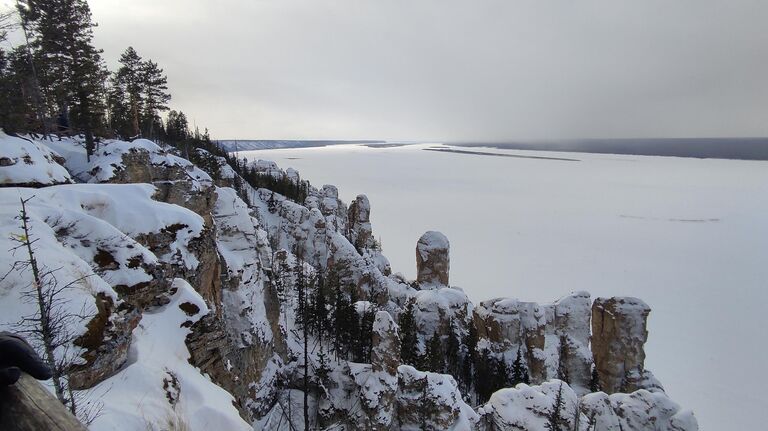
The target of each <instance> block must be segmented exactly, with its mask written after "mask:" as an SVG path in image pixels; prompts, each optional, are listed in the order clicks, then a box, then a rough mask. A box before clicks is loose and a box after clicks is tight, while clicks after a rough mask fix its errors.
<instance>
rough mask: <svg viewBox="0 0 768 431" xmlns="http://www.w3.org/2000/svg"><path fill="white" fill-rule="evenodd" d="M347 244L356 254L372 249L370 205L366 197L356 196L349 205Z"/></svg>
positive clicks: (373, 242)
mask: <svg viewBox="0 0 768 431" xmlns="http://www.w3.org/2000/svg"><path fill="white" fill-rule="evenodd" d="M349 242H351V243H352V245H354V246H355V248H356V249H357V251H358V252H360V253H363V250H365V249H369V248H372V247H374V244H375V241H374V239H373V228H371V204H370V202H368V197H367V196H366V195H358V196H357V197H356V198H355V200H354V201H352V203H351V204H349Z"/></svg>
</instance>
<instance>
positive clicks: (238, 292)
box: [187, 188, 285, 419]
mask: <svg viewBox="0 0 768 431" xmlns="http://www.w3.org/2000/svg"><path fill="white" fill-rule="evenodd" d="M217 195H218V199H217V202H216V206H215V210H214V213H213V216H214V220H215V225H216V245H217V247H218V252H219V253H220V255H221V274H222V277H220V278H221V280H222V290H221V292H222V293H221V301H220V303H219V304H220V310H221V311H220V313H219V315H213V314H211V315H208V316H205V317H204V318H202V319H200V320H199V321H198V322H197V323H195V325H193V326H192V328H191V329H192V332H191V333H190V335H189V336H188V337H187V346H188V348H189V350H190V354H191V358H190V362H191V363H193V364H194V365H196V366H198V367H200V369H201V370H203V371H204V372H205V373H206V374H208V375H209V376H211V378H212V379H213V380H214V381H215V382H216V383H217V384H218V385H219V386H221V387H223V388H225V389H226V390H227V391H228V392H230V393H232V394H233V395H234V396H235V398H236V399H237V401H238V404H237V406H238V410H240V412H241V415H242V416H243V417H244V418H249V419H253V418H255V417H257V416H258V415H259V414H260V413H263V412H264V410H265V409H266V407H267V406H269V405H270V403H271V401H272V398H273V397H274V393H275V384H274V379H275V376H274V375H273V374H270V373H269V371H267V370H268V368H270V366H272V368H275V369H276V368H277V367H276V366H275V364H274V361H279V358H276V357H275V355H276V352H283V353H284V352H285V346H284V344H285V340H284V338H283V334H282V332H281V330H280V327H279V307H278V308H277V310H274V309H273V310H268V308H270V305H272V306H274V305H276V304H277V303H278V299H277V298H276V293H275V292H273V291H272V290H270V289H269V284H268V283H267V280H266V279H265V276H264V273H263V263H262V259H269V258H271V256H270V254H269V253H266V254H265V255H261V254H260V251H264V250H268V249H269V245H268V244H267V240H266V232H264V231H263V230H261V229H260V227H259V223H258V221H257V220H256V219H255V218H253V217H252V216H251V215H250V213H249V210H248V207H247V205H246V204H245V202H243V201H242V200H241V199H240V198H239V197H238V196H237V193H236V192H235V191H234V190H233V189H229V188H221V189H218V190H217ZM267 263H269V260H267ZM233 370H237V371H236V372H234V371H233Z"/></svg>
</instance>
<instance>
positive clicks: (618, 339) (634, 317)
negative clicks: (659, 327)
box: [592, 297, 651, 394]
mask: <svg viewBox="0 0 768 431" xmlns="http://www.w3.org/2000/svg"><path fill="white" fill-rule="evenodd" d="M650 311H651V309H650V307H648V305H647V304H646V303H645V302H643V301H642V300H640V299H637V298H630V297H612V298H597V299H595V302H594V304H593V305H592V354H593V355H594V360H595V367H597V373H598V378H599V380H600V387H601V388H602V390H603V391H605V392H607V393H609V394H612V393H615V392H633V391H634V390H636V389H642V382H643V381H644V380H645V367H644V362H645V349H644V347H643V346H644V345H645V341H646V340H647V339H648V330H647V329H646V320H647V319H648V314H649V313H650Z"/></svg>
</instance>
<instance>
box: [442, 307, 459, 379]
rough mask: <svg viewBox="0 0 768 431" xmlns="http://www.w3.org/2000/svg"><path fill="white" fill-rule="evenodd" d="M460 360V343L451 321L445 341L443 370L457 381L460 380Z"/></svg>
mask: <svg viewBox="0 0 768 431" xmlns="http://www.w3.org/2000/svg"><path fill="white" fill-rule="evenodd" d="M461 362H462V361H461V344H460V343H459V337H458V336H457V335H456V329H455V328H454V325H453V322H451V324H450V330H449V331H448V339H447V340H446V343H445V372H446V373H448V374H450V375H452V376H453V378H454V379H455V380H456V381H457V382H461Z"/></svg>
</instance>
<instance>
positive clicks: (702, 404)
mask: <svg viewBox="0 0 768 431" xmlns="http://www.w3.org/2000/svg"><path fill="white" fill-rule="evenodd" d="M432 146H433V145H428V144H424V145H412V146H404V147H393V148H381V147H379V148H371V147H366V146H362V145H345V146H331V147H322V148H297V149H280V150H264V151H255V152H244V153H240V154H241V156H247V157H248V158H251V159H256V158H261V159H269V160H274V161H276V162H277V163H278V164H279V165H280V166H281V167H283V168H287V167H293V168H296V169H298V170H299V172H300V173H301V174H302V177H303V178H305V179H309V180H310V181H311V182H312V183H313V184H314V185H316V186H321V185H323V184H334V185H336V186H338V187H339V191H340V197H341V198H342V199H343V200H345V201H346V202H350V201H351V200H352V199H354V197H355V196H356V195H357V194H359V193H365V194H367V195H368V197H369V198H370V202H371V206H372V211H371V219H372V223H373V231H374V235H375V236H376V238H377V239H380V240H381V241H382V245H383V248H384V253H385V255H386V256H387V257H388V258H389V259H390V261H391V263H392V268H393V271H395V272H398V271H399V272H403V273H404V274H405V275H406V276H408V278H415V275H416V274H415V251H414V250H415V246H416V241H417V240H418V238H419V237H420V236H421V234H423V233H424V232H425V231H427V230H438V231H441V232H443V233H445V234H446V235H447V236H448V238H449V240H450V242H451V274H450V277H451V280H450V281H451V284H452V285H457V286H460V287H462V288H464V289H465V291H466V293H467V294H468V295H469V296H470V298H471V299H472V300H473V301H475V302H479V301H480V300H484V299H488V298H492V297H498V296H510V297H517V298H520V299H523V300H532V301H542V302H549V301H552V300H554V299H556V298H558V297H560V296H562V295H564V294H566V293H568V292H571V291H577V290H587V291H589V292H590V293H592V295H593V297H597V296H614V295H629V296H637V297H640V298H642V299H643V300H645V301H646V302H647V303H648V304H649V305H650V306H651V308H652V309H653V311H652V312H651V315H650V317H649V332H650V336H649V341H648V344H647V346H646V347H647V354H648V359H647V361H646V366H647V367H648V368H649V369H651V370H652V371H653V372H654V374H655V375H656V376H657V377H658V378H659V379H660V380H661V381H662V383H664V385H665V387H666V389H667V393H668V394H669V395H670V396H671V397H672V398H673V399H674V400H676V401H677V402H679V403H680V404H682V405H685V406H686V407H688V408H691V409H692V410H693V411H694V412H695V414H696V416H697V417H698V419H699V422H700V424H701V425H702V427H703V429H713V430H715V429H760V428H762V426H763V424H764V418H763V417H762V416H761V415H762V412H763V411H765V409H766V408H768V397H766V396H765V389H764V388H765V387H768V377H766V373H765V372H764V370H763V369H762V368H763V364H765V363H768V347H766V346H765V343H764V342H763V341H762V340H764V339H765V334H764V330H763V328H764V327H765V326H766V324H768V317H767V315H766V314H765V312H764V305H765V304H766V303H768V289H767V288H768V217H767V216H766V215H767V214H768V162H755V161H735V160H714V159H708V160H702V159H691V158H672V157H645V156H627V155H621V156H619V155H608V154H584V153H553V152H546V153H544V152H532V151H513V150H499V149H487V148H486V149H483V148H473V149H472V151H479V152H487V153H495V154H507V155H525V156H538V157H559V158H563V159H576V160H577V161H569V160H547V159H536V158H517V157H497V156H487V155H477V154H467V153H452V152H437V151H425V149H426V148H430V147H432ZM443 148H447V147H443Z"/></svg>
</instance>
